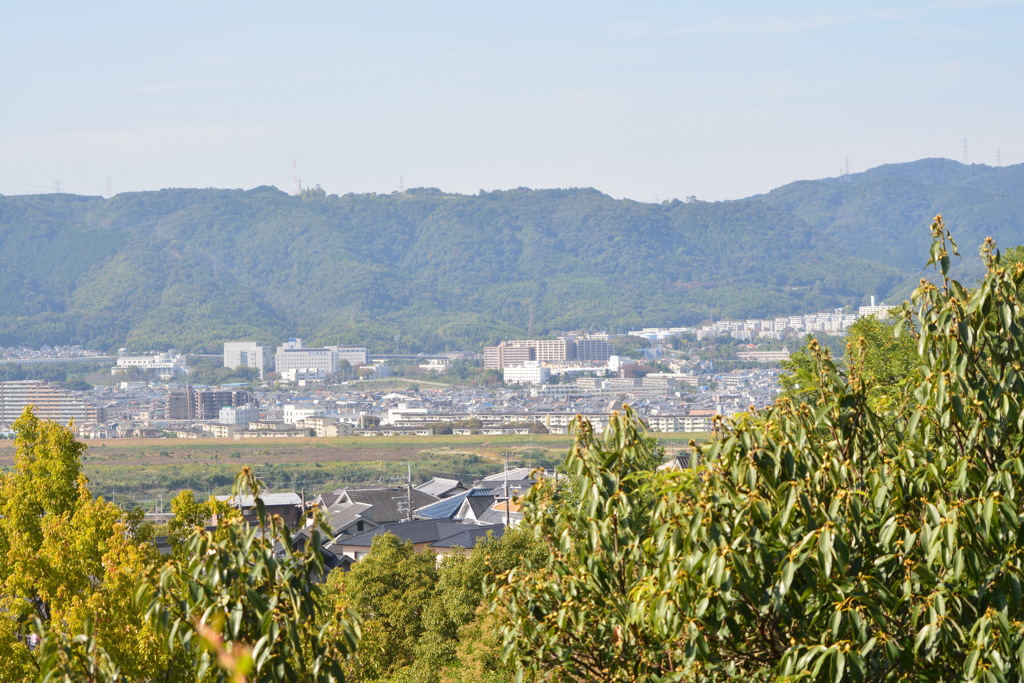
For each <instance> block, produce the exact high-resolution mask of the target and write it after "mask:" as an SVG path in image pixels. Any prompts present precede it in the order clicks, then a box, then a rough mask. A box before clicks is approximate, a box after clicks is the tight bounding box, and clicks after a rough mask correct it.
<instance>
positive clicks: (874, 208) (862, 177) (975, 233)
mask: <svg viewBox="0 0 1024 683" xmlns="http://www.w3.org/2000/svg"><path fill="white" fill-rule="evenodd" d="M763 200H764V201H765V202H767V203H769V204H771V205H772V206H775V207H777V208H779V209H782V210H785V211H788V212H792V213H793V214H795V215H797V216H799V217H800V218H803V219H804V220H806V221H807V222H808V223H810V224H811V225H813V226H814V227H815V228H817V229H818V230H820V231H821V232H822V234H824V235H827V236H828V237H830V238H832V239H833V240H835V241H836V242H838V243H839V244H841V245H842V246H843V247H845V248H846V249H848V250H849V251H850V252H852V253H853V254H855V255H857V256H860V257H862V258H866V259H870V260H873V261H878V262H880V263H884V264H886V265H889V266H893V267H895V268H898V269H900V270H903V271H905V272H908V273H917V272H920V269H921V257H920V255H921V254H922V253H924V252H925V251H926V250H927V248H928V245H929V243H930V238H929V235H928V232H927V231H926V230H922V229H921V227H920V226H921V222H922V217H930V216H934V215H936V214H939V213H941V214H943V216H944V218H945V219H946V222H947V223H948V224H949V225H951V226H953V230H954V232H955V235H956V238H957V240H958V241H959V242H960V244H961V245H962V246H964V247H966V248H967V249H966V250H965V253H967V254H973V253H974V248H975V247H976V246H977V245H979V244H981V242H982V241H983V240H984V239H985V237H988V236H991V237H993V238H995V239H996V241H997V243H998V244H1000V245H1003V246H1010V245H1012V244H1018V243H1019V242H1020V241H1021V240H1022V238H1024V234H1022V218H1021V217H1022V216H1024V164H1020V165H1017V166H1009V167H1005V168H994V167H991V166H984V165H980V164H975V165H964V164H961V163H958V162H956V161H950V160H949V159H922V160H920V161H915V162H911V163H906V164H888V165H885V166H879V167H877V168H873V169H870V170H868V171H865V172H864V173H857V174H853V175H850V176H848V177H846V178H833V179H829V180H818V181H801V182H797V183H791V184H789V185H785V186H783V187H780V188H778V189H775V190H773V191H771V192H769V193H768V194H767V195H764V196H763ZM924 220H927V219H924ZM982 271H983V269H982V267H981V265H980V261H978V260H977V259H975V258H973V257H970V258H967V259H965V260H964V262H963V263H962V264H961V265H960V267H959V268H957V269H956V272H957V274H958V276H959V277H962V278H964V279H972V278H974V277H978V276H980V275H981V273H982Z"/></svg>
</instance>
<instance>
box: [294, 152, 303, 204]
mask: <svg viewBox="0 0 1024 683" xmlns="http://www.w3.org/2000/svg"><path fill="white" fill-rule="evenodd" d="M292 194H293V195H295V196H296V197H298V196H299V195H300V194H302V177H301V176H299V160H298V159H292Z"/></svg>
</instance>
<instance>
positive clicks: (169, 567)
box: [136, 468, 359, 682]
mask: <svg viewBox="0 0 1024 683" xmlns="http://www.w3.org/2000/svg"><path fill="white" fill-rule="evenodd" d="M243 493H246V494H247V495H252V496H253V497H254V499H255V504H256V509H257V518H258V520H259V524H258V525H257V526H252V527H249V526H247V525H246V524H245V523H244V522H243V521H241V519H239V518H238V517H230V518H228V519H227V520H226V521H225V524H224V527H225V528H224V533H223V534H222V535H219V536H218V535H214V534H212V533H210V532H207V531H205V530H196V531H194V532H193V533H192V535H191V537H190V538H189V542H188V552H187V554H186V558H185V559H182V560H172V561H170V562H168V563H167V564H166V565H164V566H163V567H162V568H160V569H159V571H157V572H156V573H155V574H154V576H153V577H152V578H151V579H150V580H148V581H146V582H144V583H143V584H142V585H141V586H140V588H139V590H138V591H137V593H136V599H137V601H138V602H139V603H141V604H145V605H146V606H147V608H148V611H147V614H148V616H149V618H150V619H151V620H152V621H154V622H155V623H157V624H159V625H160V628H161V631H162V632H163V633H166V634H167V638H168V641H169V642H170V643H172V647H173V648H174V650H175V651H177V652H181V653H184V654H185V656H186V657H187V659H188V660H189V661H190V663H191V664H192V666H193V670H194V671H195V676H196V677H197V678H199V679H202V680H207V679H206V678H204V677H211V678H212V679H213V680H244V679H243V678H240V677H242V676H251V677H252V678H253V679H254V680H260V681H289V682H291V681H343V680H344V673H343V670H342V665H343V662H344V661H345V659H346V658H347V657H348V656H349V655H350V654H351V653H352V652H354V651H355V649H356V644H357V642H358V638H359V628H358V624H357V623H356V622H355V621H354V619H350V618H346V617H345V615H344V613H343V612H341V611H338V610H326V611H325V610H324V609H323V608H322V606H321V605H320V602H321V601H320V588H319V584H317V583H315V578H316V577H318V576H321V575H322V573H323V558H322V556H321V555H320V552H319V548H320V545H321V543H322V540H323V538H324V536H322V535H321V534H322V533H324V531H325V530H326V529H325V521H324V519H323V517H322V516H321V517H319V518H318V519H316V520H315V521H314V525H313V527H312V529H311V530H310V539H309V541H308V543H305V544H302V547H299V548H296V547H295V546H296V545H298V544H295V543H293V539H292V535H291V532H290V530H289V529H288V528H287V527H286V526H285V525H284V523H283V522H282V521H281V519H280V517H277V516H273V517H268V516H267V513H266V507H265V505H264V504H263V500H262V499H261V498H260V497H259V483H258V482H257V480H256V478H255V476H254V475H253V474H252V471H251V470H250V469H249V468H243V470H242V472H241V474H239V476H238V478H237V479H236V482H235V486H234V489H233V495H241V494H243ZM350 616H351V615H350Z"/></svg>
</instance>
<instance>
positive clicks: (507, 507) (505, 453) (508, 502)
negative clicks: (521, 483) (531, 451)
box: [501, 451, 515, 529]
mask: <svg viewBox="0 0 1024 683" xmlns="http://www.w3.org/2000/svg"><path fill="white" fill-rule="evenodd" d="M510 455H515V454H514V453H513V452H512V451H502V452H501V457H502V458H504V459H505V484H504V487H503V488H504V490H505V528H506V529H508V527H509V523H510V521H511V510H512V501H511V500H510V499H509V497H508V458H509V456H510Z"/></svg>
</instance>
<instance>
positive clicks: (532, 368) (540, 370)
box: [503, 360, 551, 384]
mask: <svg viewBox="0 0 1024 683" xmlns="http://www.w3.org/2000/svg"><path fill="white" fill-rule="evenodd" d="M503 372H504V379H505V384H546V383H547V382H548V380H550V379H551V369H550V368H546V367H544V366H543V365H541V362H540V361H539V360H528V361H526V362H525V363H523V364H522V365H512V366H509V367H507V368H505V369H504V370H503Z"/></svg>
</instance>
